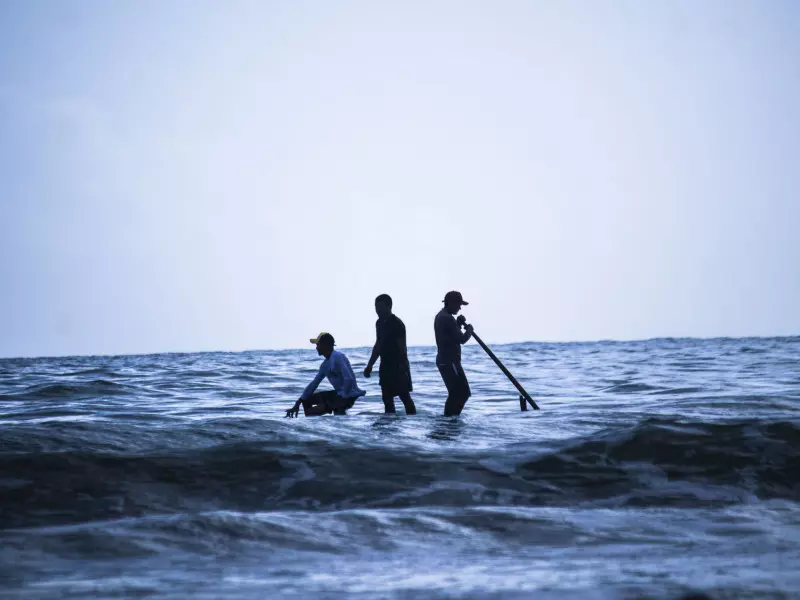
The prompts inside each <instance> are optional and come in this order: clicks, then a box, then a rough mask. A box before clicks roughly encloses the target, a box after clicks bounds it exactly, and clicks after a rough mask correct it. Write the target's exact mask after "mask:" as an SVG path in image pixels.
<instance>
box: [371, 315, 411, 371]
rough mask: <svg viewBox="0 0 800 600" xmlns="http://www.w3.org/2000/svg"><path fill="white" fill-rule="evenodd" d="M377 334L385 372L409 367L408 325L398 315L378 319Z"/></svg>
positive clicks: (382, 369)
mask: <svg viewBox="0 0 800 600" xmlns="http://www.w3.org/2000/svg"><path fill="white" fill-rule="evenodd" d="M375 334H376V336H377V338H378V341H380V343H381V368H380V372H381V373H383V372H384V371H386V370H387V369H390V370H398V369H401V370H407V369H408V350H407V348H406V326H405V325H404V324H403V322H402V321H401V320H400V319H399V318H398V317H397V316H396V315H389V316H388V317H387V318H385V319H378V320H377V322H376V323H375Z"/></svg>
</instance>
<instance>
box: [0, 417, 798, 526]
mask: <svg viewBox="0 0 800 600" xmlns="http://www.w3.org/2000/svg"><path fill="white" fill-rule="evenodd" d="M797 473H800V424H798V423H795V422H788V421H779V422H772V423H758V424H752V423H733V424H707V423H675V422H668V421H658V420H649V421H645V422H643V423H640V424H639V425H637V426H636V427H634V428H632V429H627V430H621V431H607V432H605V433H602V434H598V435H595V436H592V437H591V438H589V439H587V440H585V441H581V442H577V443H574V442H573V443H572V444H567V445H565V446H563V447H561V448H560V449H555V450H552V449H551V450H549V451H547V452H540V453H539V454H536V453H535V452H533V453H532V452H531V451H530V450H526V449H525V448H522V447H518V446H516V445H515V446H503V447H500V448H494V449H492V450H487V451H484V452H478V453H476V452H469V453H468V452H466V451H464V452H461V453H458V452H456V451H454V452H453V453H452V454H448V453H444V454H442V453H433V452H420V451H416V452H408V451H404V452H397V451H396V450H391V449H382V448H351V447H343V446H334V445H332V444H330V443H328V442H324V441H314V442H308V441H307V442H289V441H286V442H282V443H279V442H277V441H276V442H271V443H263V442H256V443H252V442H247V443H237V444H227V445H217V446H213V447H211V448H203V449H191V450H182V451H177V452H170V453H160V454H152V453H148V454H121V453H92V452H75V451H67V452H47V453H33V454H9V453H5V454H0V474H1V475H0V490H2V494H0V497H2V498H3V500H2V504H0V508H2V510H0V527H3V528H8V527H27V526H38V525H44V524H58V523H69V522H80V521H86V520H94V519H107V518H118V517H122V516H142V515H147V514H171V513H176V512H184V511H201V510H239V511H265V510H266V511H268V510H277V509H302V510H336V509H342V508H359V507H368V508H381V507H391V508H405V507H414V506H475V505H520V506H556V505H560V506H571V505H581V504H586V503H594V504H600V505H613V506H621V505H629V506H708V505H716V504H726V503H736V502H742V501H748V500H749V499H752V498H764V499H766V498H783V499H791V500H800V481H798V477H797Z"/></svg>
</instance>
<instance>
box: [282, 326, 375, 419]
mask: <svg viewBox="0 0 800 600" xmlns="http://www.w3.org/2000/svg"><path fill="white" fill-rule="evenodd" d="M310 341H311V343H312V344H316V345H317V353H318V354H319V355H320V356H324V357H325V360H323V361H322V364H321V365H320V366H319V371H318V372H317V376H316V377H314V381H312V382H311V383H309V384H308V387H306V389H305V390H304V391H303V394H302V395H301V396H300V398H299V399H298V400H297V402H295V404H294V406H293V407H292V408H290V409H289V410H287V411H286V416H287V417H296V416H297V415H298V414H299V412H300V405H301V404H302V405H303V413H304V414H305V415H306V416H307V417H316V416H319V415H325V414H328V413H333V414H334V415H343V414H346V411H347V409H348V408H350V407H351V406H353V403H354V402H355V401H356V400H357V399H358V398H360V397H361V396H363V395H364V394H366V392H365V391H363V390H360V389H358V385H356V376H355V373H353V368H352V367H351V366H350V361H349V360H347V357H346V356H345V355H344V354H342V353H341V352H339V351H338V350H334V349H333V347H334V345H335V342H334V339H333V336H332V335H331V334H330V333H320V334H319V335H318V336H317V337H316V338H314V339H312V340H310ZM326 377H327V378H328V381H329V382H330V384H331V385H332V386H333V389H332V390H329V391H327V392H317V393H314V391H315V390H316V389H317V386H318V385H319V384H320V383H321V382H322V380H323V379H325V378H326Z"/></svg>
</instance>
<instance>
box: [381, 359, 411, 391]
mask: <svg viewBox="0 0 800 600" xmlns="http://www.w3.org/2000/svg"><path fill="white" fill-rule="evenodd" d="M380 376H381V380H380V383H381V393H382V395H384V396H393V397H394V396H399V395H400V394H408V393H410V392H413V391H414V386H413V384H412V383H411V372H410V371H409V369H408V368H403V367H394V368H390V367H384V366H383V365H381V370H380Z"/></svg>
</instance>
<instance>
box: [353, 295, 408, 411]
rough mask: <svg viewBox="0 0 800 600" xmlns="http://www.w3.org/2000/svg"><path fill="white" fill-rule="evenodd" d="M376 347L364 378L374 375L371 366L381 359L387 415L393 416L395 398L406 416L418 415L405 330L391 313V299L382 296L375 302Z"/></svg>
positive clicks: (382, 384) (381, 381)
mask: <svg viewBox="0 0 800 600" xmlns="http://www.w3.org/2000/svg"><path fill="white" fill-rule="evenodd" d="M375 312H376V313H377V314H378V320H377V322H376V323H375V345H374V346H373V347H372V356H370V357H369V362H368V363H367V366H366V368H365V369H364V377H369V376H370V375H371V374H372V366H373V365H374V364H375V361H377V360H378V357H379V356H380V359H381V367H380V371H379V373H380V383H381V396H382V397H383V407H384V411H385V412H386V413H394V412H395V406H394V398H395V396H399V397H400V400H401V401H402V402H403V406H404V407H405V409H406V414H407V415H415V414H417V407H416V406H414V401H413V400H412V399H411V391H412V390H413V389H414V388H413V385H412V383H411V367H410V365H409V363H408V348H407V347H406V326H405V325H404V324H403V322H402V321H401V320H400V319H399V318H398V317H397V315H395V314H393V313H392V298H391V297H390V296H389V294H381V295H380V296H378V297H377V298H375Z"/></svg>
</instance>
